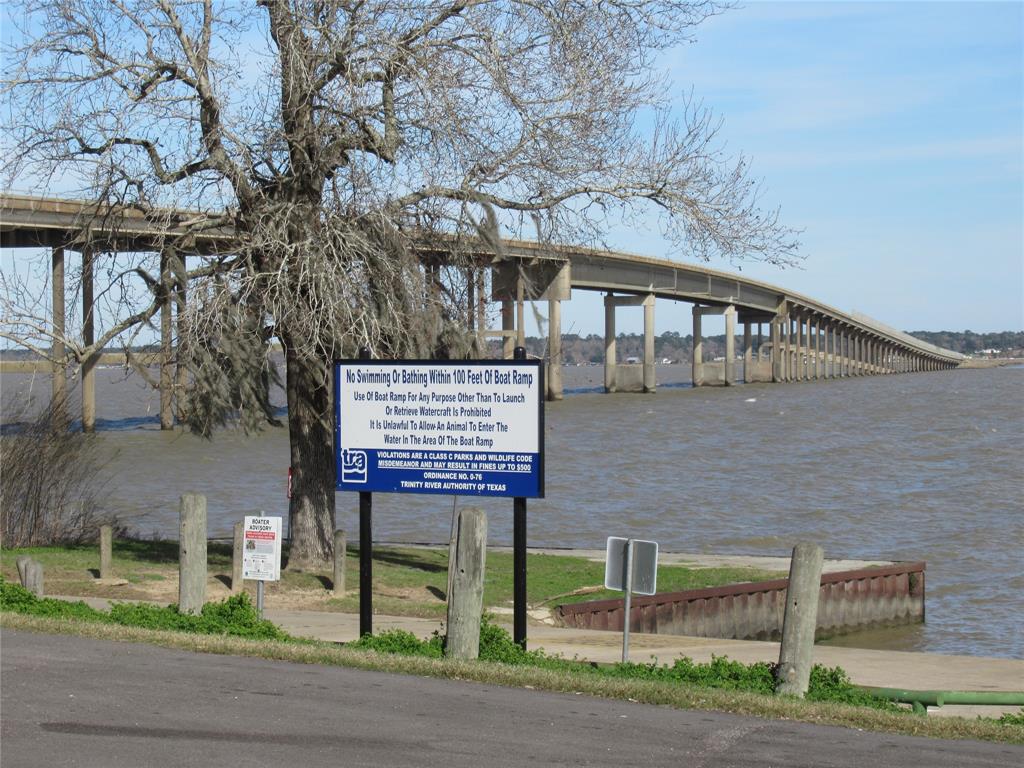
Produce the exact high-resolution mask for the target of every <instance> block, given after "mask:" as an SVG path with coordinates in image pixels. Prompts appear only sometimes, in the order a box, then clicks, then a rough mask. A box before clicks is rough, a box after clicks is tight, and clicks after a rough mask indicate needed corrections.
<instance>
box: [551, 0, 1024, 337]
mask: <svg viewBox="0 0 1024 768" xmlns="http://www.w3.org/2000/svg"><path fill="white" fill-rule="evenodd" d="M1022 8H1024V4H1021V3H1019V2H1013V3H1010V2H1001V3H925V2H905V3H890V2H871V3H840V2H827V3H810V2H806V3H805V2H788V3H777V2H747V3H746V4H745V6H744V7H742V8H736V9H733V10H731V11H728V12H726V13H725V14H723V15H721V16H718V17H715V18H712V19H709V20H708V21H706V22H705V23H704V24H703V25H701V26H700V27H699V28H698V30H697V40H696V42H694V43H692V44H689V45H687V46H685V47H683V48H680V49H678V50H675V51H673V52H672V53H671V54H670V55H668V56H666V57H665V59H664V61H663V62H662V64H663V66H665V67H666V69H667V71H668V72H669V73H670V76H671V87H672V88H673V90H674V92H677V93H682V92H683V91H686V90H688V89H689V88H691V87H692V89H693V94H694V96H695V97H696V98H699V99H702V100H703V101H704V104H705V106H707V107H709V108H711V109H712V110H713V111H715V112H716V113H717V114H718V115H719V116H720V117H721V118H722V119H723V126H722V128H721V131H720V134H719V137H720V138H721V139H722V140H723V141H724V142H725V144H726V147H727V149H728V150H729V151H731V152H733V153H739V152H742V153H743V154H745V155H747V156H749V157H750V158H751V159H752V161H753V170H754V175H755V176H756V177H758V178H760V179H762V181H763V190H764V196H763V202H764V204H765V206H766V207H772V208H774V207H776V206H778V207H780V208H781V212H782V217H783V220H784V221H785V223H787V224H788V225H789V226H791V227H794V228H797V229H801V230H803V234H802V238H801V239H802V242H803V244H804V247H803V253H804V255H805V256H806V259H805V261H804V262H803V263H802V264H801V266H800V267H798V268H795V269H787V270H780V269H779V268H777V267H771V266H768V265H760V264H750V263H741V264H738V265H735V266H738V267H740V268H742V270H743V272H744V273H745V274H747V275H750V276H752V277H756V278H759V279H763V280H766V281H769V282H772V283H775V284H777V285H782V286H784V287H786V288H789V289H791V290H794V291H798V292H800V293H804V294H807V295H809V296H812V297H814V298H816V299H819V300H821V301H824V302H826V303H829V304H831V305H833V306H836V307H838V308H840V309H846V310H857V311H859V312H863V313H866V314H868V315H871V316H872V317H874V318H876V319H878V320H881V321H882V322H884V323H887V324H889V325H891V326H895V327H897V328H902V329H905V330H919V329H924V330H941V329H950V330H964V329H968V328H969V329H971V330H973V331H979V332H981V331H997V330H1021V329H1024V266H1022V265H1024V195H1022V157H1024V138H1022V137H1024V116H1022V91H1024V87H1022V85H1024V84H1022V27H1024V14H1022ZM612 242H613V243H614V244H615V245H616V246H617V247H619V248H622V249H623V250H629V251H633V252H638V253H643V254H645V255H649V256H664V257H669V258H677V259H681V260H686V259H685V256H683V255H681V254H674V253H672V252H671V250H670V248H669V246H668V245H667V244H666V243H665V242H663V241H662V240H661V239H660V238H659V237H658V235H657V233H656V232H650V233H638V232H617V233H616V234H615V236H614V237H613V239H612ZM711 266H714V267H718V268H723V269H733V268H734V267H733V266H731V265H729V264H726V263H720V264H715V263H713V264H712V265H711ZM657 312H658V317H657V321H656V324H657V330H658V332H659V333H661V332H663V331H666V330H677V331H679V332H680V333H684V334H685V333H687V332H689V330H690V312H689V305H688V304H678V305H675V304H673V303H670V302H659V304H658V310H657ZM619 315H620V318H619V322H618V325H619V327H620V328H621V329H622V330H623V331H633V330H639V328H640V326H641V323H642V317H641V314H640V313H639V312H628V311H621V310H620V312H619ZM563 316H564V320H563V326H564V327H565V329H566V331H569V330H570V329H571V330H572V331H574V332H580V333H602V332H603V314H602V310H601V306H600V299H599V297H597V296H592V295H588V294H578V295H574V298H573V302H572V304H571V305H567V306H566V307H565V308H564V310H563ZM706 332H712V333H713V332H719V331H715V330H711V329H709V331H706Z"/></svg>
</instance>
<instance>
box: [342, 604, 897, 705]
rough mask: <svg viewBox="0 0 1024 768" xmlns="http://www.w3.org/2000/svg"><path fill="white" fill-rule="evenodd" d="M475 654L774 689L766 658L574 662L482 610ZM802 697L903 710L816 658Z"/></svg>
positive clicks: (419, 647)
mask: <svg viewBox="0 0 1024 768" xmlns="http://www.w3.org/2000/svg"><path fill="white" fill-rule="evenodd" d="M349 647H352V648H361V649H367V650H373V651H377V652H378V653H387V654H398V655H403V656H423V657H426V658H441V657H442V656H443V649H444V638H443V637H441V636H440V635H438V634H437V633H435V634H434V636H433V637H431V638H429V639H427V640H420V639H419V638H417V637H416V636H415V635H413V634H412V633H410V632H406V631H404V630H397V629H395V630H388V631H386V632H381V633H380V634H378V635H374V636H370V635H367V636H365V637H362V638H360V639H359V640H357V641H356V642H354V643H350V644H349ZM479 658H480V660H481V661H490V662H498V663H501V664H512V665H516V666H528V667H537V668H540V669H548V670H561V671H565V672H571V673H573V674H579V675H595V676H597V677H602V678H609V679H622V680H653V681H657V682H662V683H675V684H685V685H690V686H695V687H698V688H714V689H718V690H730V691H744V692H747V693H758V694H762V695H766V696H770V695H773V694H774V692H775V665H774V664H769V663H767V662H754V663H752V664H744V663H743V662H739V661H733V660H732V659H729V658H727V657H725V656H712V660H711V661H709V662H695V661H693V660H692V659H689V658H686V657H682V658H679V659H677V660H676V661H675V662H674V663H673V664H653V663H652V664H635V663H616V664H592V663H588V662H579V661H575V660H568V659H564V658H561V657H559V656H549V655H547V654H545V653H544V652H543V651H526V650H524V649H522V648H521V647H520V646H518V645H517V644H516V643H514V642H513V641H512V638H511V636H510V635H509V634H508V632H507V631H506V630H505V629H503V628H502V627H499V626H496V625H495V624H493V623H491V621H490V620H489V619H488V618H487V617H486V616H485V617H484V619H483V621H482V622H481V625H480V657H479ZM805 698H806V700H807V701H831V702H835V703H839V704H849V705H854V706H858V707H869V708H872V709H879V710H883V711H888V712H908V710H906V709H903V708H901V707H899V706H898V705H896V704H893V703H892V702H889V701H886V700H884V699H879V698H875V697H873V696H871V695H869V694H867V693H865V692H864V691H862V690H860V689H859V688H857V687H856V686H855V685H854V684H853V683H852V682H851V681H850V677H849V675H847V674H846V672H845V671H844V670H843V669H841V668H839V667H831V668H830V667H825V666H823V665H821V664H815V665H814V667H813V668H812V669H811V679H810V686H809V688H808V691H807V695H806V697H805Z"/></svg>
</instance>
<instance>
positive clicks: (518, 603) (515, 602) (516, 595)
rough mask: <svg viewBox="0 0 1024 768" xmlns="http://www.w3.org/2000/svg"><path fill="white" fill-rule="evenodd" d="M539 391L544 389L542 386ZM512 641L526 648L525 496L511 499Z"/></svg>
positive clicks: (518, 352) (518, 355) (518, 356)
mask: <svg viewBox="0 0 1024 768" xmlns="http://www.w3.org/2000/svg"><path fill="white" fill-rule="evenodd" d="M513 359H514V360H525V359H526V348H525V347H516V348H515V351H514V352H513ZM540 391H541V392H543V391H544V388H543V386H542V387H541V390H540ZM512 641H513V642H514V643H516V644H517V645H518V646H519V647H520V648H522V649H523V650H524V651H525V650H526V498H525V497H523V496H516V497H514V498H513V499H512Z"/></svg>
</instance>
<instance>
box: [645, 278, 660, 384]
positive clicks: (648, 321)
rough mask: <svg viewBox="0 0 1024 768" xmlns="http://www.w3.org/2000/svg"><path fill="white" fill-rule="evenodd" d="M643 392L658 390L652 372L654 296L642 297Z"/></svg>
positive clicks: (653, 372)
mask: <svg viewBox="0 0 1024 768" xmlns="http://www.w3.org/2000/svg"><path fill="white" fill-rule="evenodd" d="M643 306H644V392H654V391H656V390H657V388H658V383H657V379H656V377H655V371H654V294H653V293H650V294H648V295H647V296H645V297H644V305H643Z"/></svg>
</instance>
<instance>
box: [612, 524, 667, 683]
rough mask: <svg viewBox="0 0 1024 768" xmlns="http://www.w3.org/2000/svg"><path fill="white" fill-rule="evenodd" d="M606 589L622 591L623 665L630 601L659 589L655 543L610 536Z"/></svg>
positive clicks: (625, 657) (626, 652)
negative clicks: (623, 592) (623, 598)
mask: <svg viewBox="0 0 1024 768" xmlns="http://www.w3.org/2000/svg"><path fill="white" fill-rule="evenodd" d="M604 586H605V589H621V590H624V591H625V593H626V595H625V600H624V601H623V602H624V605H623V608H624V609H625V612H624V615H623V617H622V661H623V663H626V662H628V661H629V630H630V623H631V622H630V614H631V613H632V602H633V600H632V598H633V593H634V592H635V593H636V594H638V595H653V594H654V593H655V592H656V591H657V588H658V543H657V542H656V541H644V540H643V539H623V538H621V537H619V536H609V537H608V544H607V548H606V551H605V565H604Z"/></svg>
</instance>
